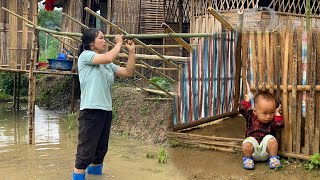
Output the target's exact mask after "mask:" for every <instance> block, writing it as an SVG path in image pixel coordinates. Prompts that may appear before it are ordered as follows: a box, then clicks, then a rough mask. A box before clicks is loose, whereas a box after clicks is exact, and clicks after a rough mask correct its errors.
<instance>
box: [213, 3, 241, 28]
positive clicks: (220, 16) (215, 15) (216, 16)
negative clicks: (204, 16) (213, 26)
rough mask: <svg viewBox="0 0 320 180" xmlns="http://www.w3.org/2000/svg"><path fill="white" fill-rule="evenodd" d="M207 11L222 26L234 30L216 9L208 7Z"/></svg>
mask: <svg viewBox="0 0 320 180" xmlns="http://www.w3.org/2000/svg"><path fill="white" fill-rule="evenodd" d="M208 12H209V13H210V14H212V15H213V16H214V17H215V18H216V19H217V20H218V21H219V22H220V23H221V25H222V27H224V28H225V29H229V30H235V29H234V28H233V27H232V25H231V24H230V23H229V22H228V21H227V20H226V19H225V18H224V17H223V16H222V15H221V14H220V13H219V12H218V11H216V10H215V9H213V8H212V7H209V8H208Z"/></svg>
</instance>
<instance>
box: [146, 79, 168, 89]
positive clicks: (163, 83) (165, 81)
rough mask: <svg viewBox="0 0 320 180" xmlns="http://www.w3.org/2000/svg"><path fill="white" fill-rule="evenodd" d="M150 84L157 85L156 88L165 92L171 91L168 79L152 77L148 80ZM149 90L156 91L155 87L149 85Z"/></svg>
mask: <svg viewBox="0 0 320 180" xmlns="http://www.w3.org/2000/svg"><path fill="white" fill-rule="evenodd" d="M149 80H150V81H151V82H153V83H155V84H157V85H158V86H160V87H161V88H163V89H165V90H167V91H172V89H173V88H172V85H171V83H170V82H169V80H168V79H166V78H163V77H152V78H150V79H149ZM150 88H152V89H157V88H156V87H155V86H153V85H150Z"/></svg>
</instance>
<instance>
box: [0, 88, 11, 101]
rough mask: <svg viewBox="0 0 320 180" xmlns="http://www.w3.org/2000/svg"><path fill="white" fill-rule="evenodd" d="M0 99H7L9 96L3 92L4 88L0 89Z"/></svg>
mask: <svg viewBox="0 0 320 180" xmlns="http://www.w3.org/2000/svg"><path fill="white" fill-rule="evenodd" d="M0 99H1V100H4V101H9V100H10V96H9V95H8V94H6V93H4V90H2V89H0Z"/></svg>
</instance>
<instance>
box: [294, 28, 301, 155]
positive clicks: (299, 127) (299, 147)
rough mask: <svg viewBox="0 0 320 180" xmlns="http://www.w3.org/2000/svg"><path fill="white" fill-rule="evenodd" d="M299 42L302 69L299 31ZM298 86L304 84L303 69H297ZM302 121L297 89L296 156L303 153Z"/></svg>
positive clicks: (299, 57)
mask: <svg viewBox="0 0 320 180" xmlns="http://www.w3.org/2000/svg"><path fill="white" fill-rule="evenodd" d="M297 40H298V42H297V43H298V59H297V60H298V63H297V64H298V66H297V67H302V32H301V31H298V34H297ZM297 84H302V68H298V69H297ZM301 121H302V92H301V91H300V92H299V91H298V87H297V131H296V133H297V137H296V140H295V141H296V150H295V153H296V154H300V153H301V132H302V129H301Z"/></svg>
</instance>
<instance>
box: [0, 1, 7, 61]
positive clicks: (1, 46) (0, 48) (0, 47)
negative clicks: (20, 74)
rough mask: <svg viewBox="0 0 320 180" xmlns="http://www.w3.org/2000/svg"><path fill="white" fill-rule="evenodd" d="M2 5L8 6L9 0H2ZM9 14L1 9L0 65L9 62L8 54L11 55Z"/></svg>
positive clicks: (0, 4) (0, 3)
mask: <svg viewBox="0 0 320 180" xmlns="http://www.w3.org/2000/svg"><path fill="white" fill-rule="evenodd" d="M0 6H1V7H8V1H7V0H1V1H0ZM8 16H9V15H8V14H7V13H5V11H0V39H1V41H0V65H3V64H4V65H6V64H8V56H9V48H8V47H9V41H8V37H9V24H8V20H9V17H8Z"/></svg>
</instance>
